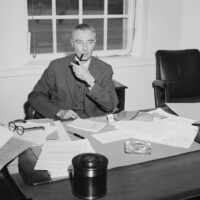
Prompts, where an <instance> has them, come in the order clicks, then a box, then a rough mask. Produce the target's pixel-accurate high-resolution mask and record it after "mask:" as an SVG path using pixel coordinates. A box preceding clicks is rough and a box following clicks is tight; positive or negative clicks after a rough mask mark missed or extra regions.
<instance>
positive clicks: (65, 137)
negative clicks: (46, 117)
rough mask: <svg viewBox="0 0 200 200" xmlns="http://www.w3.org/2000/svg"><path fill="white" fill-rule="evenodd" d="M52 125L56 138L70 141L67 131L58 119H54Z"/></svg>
mask: <svg viewBox="0 0 200 200" xmlns="http://www.w3.org/2000/svg"><path fill="white" fill-rule="evenodd" d="M54 125H55V127H56V128H57V132H58V140H61V141H71V139H70V137H69V135H68V133H67V130H66V129H65V128H64V126H63V125H62V123H61V122H60V121H54Z"/></svg>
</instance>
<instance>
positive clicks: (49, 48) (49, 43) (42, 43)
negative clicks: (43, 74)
mask: <svg viewBox="0 0 200 200" xmlns="http://www.w3.org/2000/svg"><path fill="white" fill-rule="evenodd" d="M28 29H29V32H30V33H31V53H32V54H34V53H52V52H53V39H52V23H51V20H29V21H28Z"/></svg>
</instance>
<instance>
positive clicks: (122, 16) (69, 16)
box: [27, 0, 135, 58]
mask: <svg viewBox="0 0 200 200" xmlns="http://www.w3.org/2000/svg"><path fill="white" fill-rule="evenodd" d="M134 2H135V1H134V0H27V13H28V15H27V21H28V33H29V34H28V35H29V37H28V38H29V41H30V42H29V44H30V45H29V48H28V49H29V54H30V55H31V56H32V57H34V58H35V57H37V58H38V57H40V56H42V55H47V54H48V55H49V54H51V55H57V54H61V53H65V54H66V53H71V52H72V51H73V49H72V47H71V44H70V37H71V30H72V28H73V27H74V26H76V25H77V24H79V23H88V24H91V25H93V26H94V27H95V29H96V33H97V43H96V46H95V52H94V54H96V55H99V56H105V55H125V54H127V53H128V52H129V51H130V50H131V47H132V40H133V31H134V15H135V11H134V9H135V4H134Z"/></svg>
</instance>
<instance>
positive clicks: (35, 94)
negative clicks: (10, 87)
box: [28, 62, 60, 118]
mask: <svg viewBox="0 0 200 200" xmlns="http://www.w3.org/2000/svg"><path fill="white" fill-rule="evenodd" d="M55 87H56V86H55V70H54V64H53V62H51V63H50V64H49V66H48V68H47V69H46V70H45V71H44V72H43V74H42V76H41V78H40V79H39V81H38V82H37V83H36V85H35V87H34V88H33V90H32V92H31V93H30V94H29V96H28V100H29V102H30V103H31V105H32V107H33V108H34V109H35V110H36V111H37V112H39V113H40V114H41V115H43V116H44V117H46V118H55V116H56V114H57V112H58V111H59V110H60V108H59V107H58V106H56V105H55V104H53V103H52V101H51V97H52V94H53V91H54V90H55Z"/></svg>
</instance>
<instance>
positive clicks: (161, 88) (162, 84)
mask: <svg viewBox="0 0 200 200" xmlns="http://www.w3.org/2000/svg"><path fill="white" fill-rule="evenodd" d="M152 86H153V88H154V96H155V105H156V108H158V107H163V106H165V103H166V102H169V99H170V94H169V90H170V87H171V86H172V83H170V82H168V81H165V80H154V81H153V83H152Z"/></svg>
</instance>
